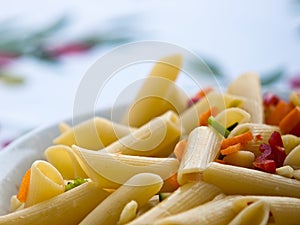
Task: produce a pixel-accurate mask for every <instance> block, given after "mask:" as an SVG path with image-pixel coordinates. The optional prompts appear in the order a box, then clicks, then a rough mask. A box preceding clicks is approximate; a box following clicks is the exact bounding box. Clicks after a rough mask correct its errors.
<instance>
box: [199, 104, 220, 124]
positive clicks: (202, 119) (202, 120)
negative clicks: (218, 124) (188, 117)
mask: <svg viewBox="0 0 300 225" xmlns="http://www.w3.org/2000/svg"><path fill="white" fill-rule="evenodd" d="M217 113H218V108H217V107H211V108H209V109H208V110H207V111H205V112H203V113H201V114H200V116H199V125H200V126H208V118H209V117H210V116H215V115H217Z"/></svg>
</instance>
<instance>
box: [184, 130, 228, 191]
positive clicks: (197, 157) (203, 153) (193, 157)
mask: <svg viewBox="0 0 300 225" xmlns="http://www.w3.org/2000/svg"><path fill="white" fill-rule="evenodd" d="M222 140H223V137H222V136H221V135H220V134H219V133H218V132H217V131H216V130H214V129H213V128H211V127H206V126H201V127H197V128H195V129H194V130H193V131H192V132H191V133H190V135H189V138H188V141H187V147H186V150H185V152H184V155H183V158H182V160H181V162H180V166H179V169H178V183H179V184H181V185H182V184H184V183H186V182H189V181H193V180H197V179H199V176H201V173H202V172H203V170H204V169H205V168H206V167H207V165H208V163H210V162H213V161H214V160H215V159H216V157H217V156H218V154H219V152H220V147H221V142H222Z"/></svg>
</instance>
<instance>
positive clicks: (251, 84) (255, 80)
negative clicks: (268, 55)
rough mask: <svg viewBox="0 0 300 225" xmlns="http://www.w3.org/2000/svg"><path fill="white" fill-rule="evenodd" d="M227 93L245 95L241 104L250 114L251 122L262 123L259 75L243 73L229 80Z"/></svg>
mask: <svg viewBox="0 0 300 225" xmlns="http://www.w3.org/2000/svg"><path fill="white" fill-rule="evenodd" d="M227 93H229V94H233V95H238V96H242V97H245V99H246V100H245V102H244V104H243V106H242V108H244V109H245V110H246V111H247V112H249V113H250V115H251V122H252V123H263V107H262V106H263V105H262V93H261V84H260V80H259V76H258V75H257V74H256V73H251V72H249V73H244V74H242V75H241V76H239V77H238V78H237V79H236V80H234V81H233V82H231V83H230V84H229V86H228V88H227Z"/></svg>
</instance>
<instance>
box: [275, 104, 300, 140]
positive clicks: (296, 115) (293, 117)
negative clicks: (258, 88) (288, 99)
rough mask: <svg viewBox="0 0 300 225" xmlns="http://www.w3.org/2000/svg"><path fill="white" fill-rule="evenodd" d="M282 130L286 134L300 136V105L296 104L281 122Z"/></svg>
mask: <svg viewBox="0 0 300 225" xmlns="http://www.w3.org/2000/svg"><path fill="white" fill-rule="evenodd" d="M279 127H280V130H281V131H282V133H284V134H294V135H296V136H298V137H299V136H300V107H299V106H296V107H295V108H294V109H293V110H292V111H290V112H289V114H287V115H286V116H285V117H284V118H283V119H282V120H281V121H280V123H279Z"/></svg>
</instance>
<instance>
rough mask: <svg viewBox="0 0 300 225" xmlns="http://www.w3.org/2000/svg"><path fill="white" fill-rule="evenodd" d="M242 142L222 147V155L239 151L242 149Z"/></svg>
mask: <svg viewBox="0 0 300 225" xmlns="http://www.w3.org/2000/svg"><path fill="white" fill-rule="evenodd" d="M241 146H242V145H241V143H237V144H235V145H230V146H228V147H227V148H224V149H221V154H222V155H229V154H232V153H235V152H238V151H239V150H240V149H241Z"/></svg>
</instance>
